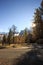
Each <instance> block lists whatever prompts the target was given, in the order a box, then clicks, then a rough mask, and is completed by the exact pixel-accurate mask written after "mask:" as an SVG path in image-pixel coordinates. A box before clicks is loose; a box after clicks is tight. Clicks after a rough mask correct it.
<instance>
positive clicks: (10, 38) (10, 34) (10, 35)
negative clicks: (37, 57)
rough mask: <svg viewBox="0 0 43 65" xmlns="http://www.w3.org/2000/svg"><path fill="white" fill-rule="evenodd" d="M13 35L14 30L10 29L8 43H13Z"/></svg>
mask: <svg viewBox="0 0 43 65" xmlns="http://www.w3.org/2000/svg"><path fill="white" fill-rule="evenodd" d="M12 35H13V33H12V30H11V29H10V30H9V33H8V38H7V41H8V43H9V45H10V44H11V43H12V40H13V39H12V38H13V37H12Z"/></svg>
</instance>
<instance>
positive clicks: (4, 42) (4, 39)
mask: <svg viewBox="0 0 43 65" xmlns="http://www.w3.org/2000/svg"><path fill="white" fill-rule="evenodd" d="M4 44H6V35H4V36H3V40H2V45H4Z"/></svg>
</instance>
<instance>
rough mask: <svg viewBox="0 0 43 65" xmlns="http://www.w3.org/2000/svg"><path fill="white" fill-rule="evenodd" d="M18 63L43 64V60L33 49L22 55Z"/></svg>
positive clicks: (27, 64)
mask: <svg viewBox="0 0 43 65" xmlns="http://www.w3.org/2000/svg"><path fill="white" fill-rule="evenodd" d="M13 65H15V64H14V63H13ZM16 65H43V61H42V60H40V59H39V57H38V56H37V55H36V51H33V50H32V51H30V52H27V53H26V54H25V55H23V56H21V57H20V59H19V61H18V62H17V63H16Z"/></svg>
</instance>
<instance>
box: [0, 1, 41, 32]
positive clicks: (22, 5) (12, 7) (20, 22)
mask: <svg viewBox="0 0 43 65" xmlns="http://www.w3.org/2000/svg"><path fill="white" fill-rule="evenodd" d="M41 1H42V0H0V32H8V30H9V28H10V27H11V26H12V25H13V24H14V25H15V26H17V30H18V31H20V30H23V29H24V28H25V27H27V28H29V29H30V27H31V23H32V19H33V15H34V11H35V9H36V8H38V7H39V6H40V3H41Z"/></svg>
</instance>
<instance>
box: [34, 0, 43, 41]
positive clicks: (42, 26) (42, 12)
mask: <svg viewBox="0 0 43 65" xmlns="http://www.w3.org/2000/svg"><path fill="white" fill-rule="evenodd" d="M33 24H35V27H33V34H34V36H35V39H36V40H37V39H40V38H43V0H42V2H41V7H40V8H38V9H36V12H35V16H34V22H33Z"/></svg>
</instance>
